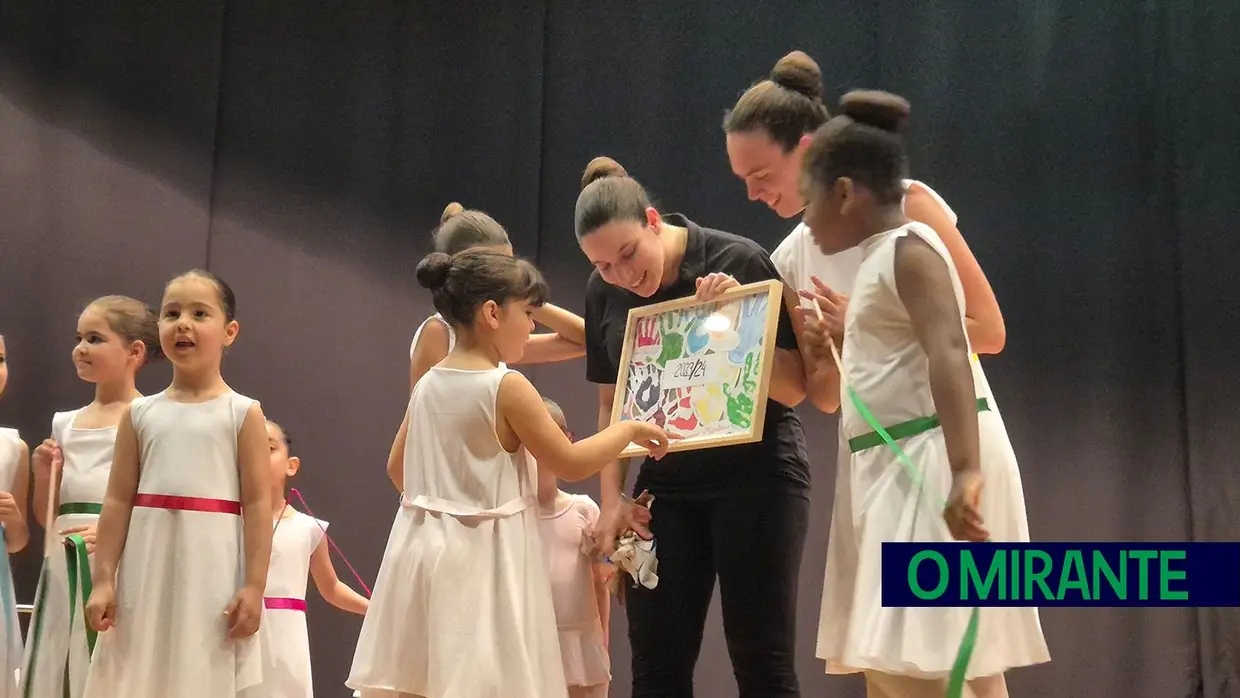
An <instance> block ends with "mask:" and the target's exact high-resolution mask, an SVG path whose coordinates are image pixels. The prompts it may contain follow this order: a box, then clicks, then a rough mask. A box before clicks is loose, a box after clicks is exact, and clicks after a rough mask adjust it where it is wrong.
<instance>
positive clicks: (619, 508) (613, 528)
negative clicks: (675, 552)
mask: <svg viewBox="0 0 1240 698" xmlns="http://www.w3.org/2000/svg"><path fill="white" fill-rule="evenodd" d="M625 531H632V532H634V533H636V534H637V536H638V537H639V538H641V539H642V540H650V539H651V538H653V536H652V535H651V533H650V509H648V508H646V507H645V506H642V505H640V504H636V503H635V502H634V501H633V500H631V499H629V498H628V497H625V496H620V497H619V503H617V504H615V505H612V506H610V507H606V508H604V509H603V510H602V511H601V512H600V513H599V519H598V524H597V525H596V526H595V527H594V544H595V548H596V550H597V551H598V553H599V554H601V555H602V556H604V557H611V556H612V555H614V554H615V553H616V541H617V540H619V539H620V536H621V535H622V534H623V533H624V532H625ZM613 569H615V568H614V567H613Z"/></svg>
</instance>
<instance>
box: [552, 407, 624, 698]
mask: <svg viewBox="0 0 1240 698" xmlns="http://www.w3.org/2000/svg"><path fill="white" fill-rule="evenodd" d="M543 403H544V404H546V406H547V411H548V412H550V413H551V418H552V419H554V420H555V424H556V426H558V427H559V428H560V430H561V431H563V432H564V435H565V436H567V437H568V440H569V441H572V439H573V434H572V432H570V431H569V430H568V422H567V420H566V419H565V418H564V411H563V410H561V409H560V406H559V405H557V404H555V403H554V402H552V401H551V400H546V399H544V400H543ZM598 517H599V507H598V504H597V503H595V501H594V500H593V499H590V497H589V496H588V495H584V494H569V493H568V492H565V491H563V490H561V489H560V482H559V479H558V478H557V477H556V476H555V473H554V472H552V471H551V470H550V469H548V468H538V518H539V521H538V530H539V533H541V534H542V542H543V557H544V559H545V562H546V563H547V571H548V574H550V577H551V600H552V602H553V603H554V604H555V621H556V626H557V628H558V629H559V632H560V657H561V658H562V659H563V662H564V679H565V681H567V682H568V695H569V698H607V689H608V686H610V684H611V658H610V657H609V656H608V653H607V650H608V641H607V638H608V631H609V627H608V625H609V621H610V619H611V597H610V594H609V593H608V591H607V578H608V577H609V576H610V575H611V573H612V572H614V570H613V569H612V568H611V565H609V564H607V563H605V562H602V561H599V560H597V556H596V555H595V554H594V552H593V551H594V549H595V544H594V528H595V527H596V526H597V525H598Z"/></svg>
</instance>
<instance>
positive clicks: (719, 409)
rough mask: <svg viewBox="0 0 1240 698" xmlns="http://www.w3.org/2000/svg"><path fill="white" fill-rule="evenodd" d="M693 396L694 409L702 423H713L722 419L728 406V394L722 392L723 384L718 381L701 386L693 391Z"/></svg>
mask: <svg viewBox="0 0 1240 698" xmlns="http://www.w3.org/2000/svg"><path fill="white" fill-rule="evenodd" d="M693 398H694V399H693V407H694V411H695V412H696V413H697V416H698V420H699V421H701V422H702V424H714V423H716V422H718V421H719V420H721V419H723V413H724V410H726V409H727V406H728V396H727V395H725V394H724V392H723V386H721V385H720V384H718V383H710V384H708V385H704V386H701V387H700V388H698V389H697V390H696V391H694V394H693Z"/></svg>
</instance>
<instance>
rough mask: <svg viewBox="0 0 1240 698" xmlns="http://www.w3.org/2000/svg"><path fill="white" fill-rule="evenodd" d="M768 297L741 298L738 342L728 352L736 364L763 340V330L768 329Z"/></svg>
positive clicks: (729, 357) (737, 321) (737, 324)
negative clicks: (766, 315)
mask: <svg viewBox="0 0 1240 698" xmlns="http://www.w3.org/2000/svg"><path fill="white" fill-rule="evenodd" d="M767 302H768V301H767V297H766V296H764V295H757V296H745V297H744V298H742V299H741V301H740V304H741V307H740V313H739V315H738V317H737V319H736V333H737V338H738V339H737V343H736V347H735V348H733V349H732V351H730V352H728V360H730V361H731V362H732V363H734V364H740V363H741V362H742V361H745V355H746V354H748V353H749V352H751V351H753V349H754V348H755V347H757V346H758V343H759V342H760V341H761V340H762V332H763V331H764V330H765V329H766V318H765V317H763V316H764V315H765V314H766V305H767Z"/></svg>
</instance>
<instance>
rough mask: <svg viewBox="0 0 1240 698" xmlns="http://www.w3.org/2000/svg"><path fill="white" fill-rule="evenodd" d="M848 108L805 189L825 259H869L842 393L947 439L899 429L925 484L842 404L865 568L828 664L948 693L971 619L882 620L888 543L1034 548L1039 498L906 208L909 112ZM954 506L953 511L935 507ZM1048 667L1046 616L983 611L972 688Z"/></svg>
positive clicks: (899, 105)
mask: <svg viewBox="0 0 1240 698" xmlns="http://www.w3.org/2000/svg"><path fill="white" fill-rule="evenodd" d="M842 111H843V115H841V116H838V117H836V118H834V119H832V120H831V121H829V122H828V123H827V124H826V125H825V126H823V127H822V129H820V130H819V132H818V133H817V135H816V136H815V137H814V141H813V144H812V145H811V146H810V148H809V150H808V152H807V153H806V155H805V175H804V178H803V180H802V183H803V184H802V186H803V188H804V193H805V199H806V201H807V206H806V214H805V222H806V224H807V225H808V226H809V228H810V230H811V233H812V235H813V238H814V241H815V242H816V243H817V245H818V246H819V248H820V249H821V250H822V252H823V253H825V254H835V253H838V252H840V251H842V250H846V249H850V248H853V247H859V248H860V250H861V254H862V261H861V265H860V268H859V270H858V272H857V278H856V281H855V283H854V286H853V288H852V294H851V298H850V299H849V303H848V310H847V314H846V316H845V320H844V327H845V331H844V335H843V346H842V351H841V353H842V356H843V359H842V361H843V379H844V380H843V382H844V384H845V386H850V387H851V388H852V389H853V390H854V391H855V392H856V394H857V396H858V397H859V398H860V400H861V401H862V402H863V403H864V404H865V405H866V406H867V407H868V408H869V410H870V411H871V412H872V414H873V416H874V419H876V420H877V422H878V423H879V424H880V425H881V426H883V427H884V428H885V429H886V430H888V431H892V429H893V427H895V426H896V425H904V424H905V423H913V422H915V421H921V418H923V417H930V416H936V417H937V423H938V424H941V426H930V424H933V423H934V422H930V423H929V424H925V423H923V425H922V426H921V427H919V428H917V429H912V428H910V429H899V430H896V431H897V432H900V431H903V432H906V433H904V434H902V435H900V436H899V437H897V438H899V444H900V447H901V448H902V449H903V451H904V452H905V453H906V454H907V455H908V457H909V459H910V460H911V461H912V463H913V464H914V465H915V466H916V467H917V468H918V470H919V471H920V473H921V475H920V478H924V482H925V484H924V486H923V485H922V484H921V482H920V481H919V478H914V477H912V476H910V475H909V474H908V473H906V472H904V470H903V466H902V465H901V463H900V462H899V460H898V459H897V457H896V455H895V453H894V451H893V450H892V449H890V448H889V447H888V446H887V445H886V444H884V443H883V442H882V440H881V439H877V440H876V439H875V438H874V437H875V436H877V435H876V433H875V431H876V430H875V429H874V427H873V426H872V425H871V424H870V423H869V422H868V421H867V420H866V419H865V417H863V416H862V414H861V413H860V412H859V411H858V409H857V408H856V407H854V405H853V403H852V401H851V400H850V399H849V398H844V399H843V401H842V409H843V414H842V420H843V430H844V432H845V436H846V437H847V439H848V443H849V448H850V450H851V451H852V455H851V463H850V466H851V477H850V479H849V483H848V489H847V491H845V492H843V493H841V492H837V493H836V497H837V499H838V498H840V497H848V499H849V500H850V501H851V503H852V511H853V515H852V517H851V518H852V526H851V530H849V531H843V530H840V531H838V535H840V536H847V538H848V539H850V540H852V541H855V543H856V550H857V551H858V557H857V560H856V564H855V565H853V566H843V565H837V566H834V567H832V566H828V568H827V580H826V583H827V584H828V585H830V584H839V583H840V579H841V578H845V577H848V578H851V581H852V584H851V585H849V586H851V588H852V589H853V593H852V596H851V604H850V605H849V606H848V607H847V608H846V609H843V611H842V612H840V613H838V614H833V615H829V616H824V617H823V619H822V623H823V625H824V627H823V628H822V629H820V638H821V637H827V636H833V635H834V636H838V637H837V639H836V641H833V642H830V643H824V644H823V645H820V647H821V646H824V645H825V646H831V647H833V648H834V651H832V652H829V653H827V654H828V656H826V657H824V659H826V661H827V671H828V673H837V674H843V673H855V672H864V673H865V676H866V683H867V689H868V692H869V695H870V696H875V697H886V696H890V697H892V698H895V697H897V696H898V697H901V698H904V697H909V698H912V697H915V696H942V695H943V691H944V688H945V683H946V677H947V676H948V674H949V673H950V671H951V668H952V664H953V662H954V660H955V658H956V651H957V648H958V645H959V641H960V638H962V637H963V635H964V632H965V628H966V625H967V624H968V620H969V616H970V614H971V611H972V609H970V608H885V607H883V605H882V592H881V576H882V575H881V564H882V563H881V555H882V553H881V547H882V543H883V542H884V541H900V542H908V541H925V542H946V541H951V540H954V539H958V540H970V541H982V540H986V539H987V538H989V539H992V540H994V541H997V542H1024V541H1028V540H1029V529H1028V523H1027V521H1026V516H1025V502H1024V494H1023V491H1022V489H1021V481H1020V472H1019V469H1018V466H1017V462H1016V456H1015V454H1014V452H1013V451H1012V446H1011V443H1010V442H1009V440H1008V437H1007V433H1006V431H1005V430H1004V427H1003V422H1002V421H1001V420H1000V419H998V416H997V415H996V414H994V413H993V412H991V411H990V406H989V401H988V395H989V392H988V389H987V388H986V386H985V385H983V384H981V383H980V382H979V381H978V380H976V377H975V374H974V370H973V367H972V366H971V359H970V354H971V347H970V344H969V339H968V336H967V333H966V329H965V314H964V293H963V288H962V285H961V283H960V277H959V275H958V274H957V272H956V267H955V264H954V262H953V261H952V258H951V255H950V254H949V253H948V251H947V249H946V247H945V245H944V244H943V242H942V240H941V239H940V238H939V236H938V235H937V234H936V233H935V232H934V230H933V229H932V228H930V227H929V226H927V225H925V224H922V223H917V222H911V221H909V220H908V218H907V217H906V216H905V214H904V212H903V211H902V210H901V201H902V199H903V196H904V187H903V184H902V181H901V178H902V177H903V174H904V170H905V155H904V150H903V143H902V140H901V137H900V135H899V132H900V130H901V129H902V127H903V124H904V122H905V120H906V119H907V116H908V104H907V102H905V101H904V100H902V99H900V98H899V97H896V96H894V95H889V94H886V93H875V92H854V93H850V94H849V95H846V96H845V98H844V99H843V102H842ZM806 295H807V296H809V297H812V298H814V300H816V301H817V302H818V303H819V305H820V307H823V308H826V307H829V305H830V300H829V299H828V298H826V297H824V296H822V295H817V296H815V294H809V293H807V294H806ZM811 335H812V341H811V349H812V351H813V352H814V353H815V356H816V359H817V360H818V361H822V362H833V361H834V358H833V357H832V355H831V353H830V345H829V343H830V342H831V341H833V340H832V339H830V337H829V334H828V332H827V329H826V326H825V324H823V323H810V322H807V336H811ZM893 436H895V435H893ZM983 483H984V484H985V492H984V494H983V490H982V485H983ZM941 493H942V494H941ZM943 494H946V495H947V500H948V503H947V508H946V510H943V509H942V502H941V500H938V499H936V497H939V496H943ZM939 512H942V514H940V513H939ZM839 523H840V522H839V521H838V520H837V521H836V524H837V525H839ZM1049 660H1050V656H1049V653H1048V651H1047V648H1046V641H1045V639H1044V638H1043V635H1042V628H1041V624H1040V621H1039V617H1038V610H1037V609H1036V608H986V609H982V611H981V616H980V627H979V635H978V640H977V645H976V649H975V651H974V653H973V657H972V660H971V662H970V663H969V666H968V671H967V673H966V679H967V680H968V684H967V686H968V690H969V691H971V692H972V694H974V695H976V696H978V697H979V698H995V697H1002V696H1006V695H1007V685H1006V682H1005V680H1004V672H1005V671H1006V670H1008V669H1010V668H1013V667H1021V666H1028V665H1032V664H1038V663H1042V662H1046V661H1049Z"/></svg>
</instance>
